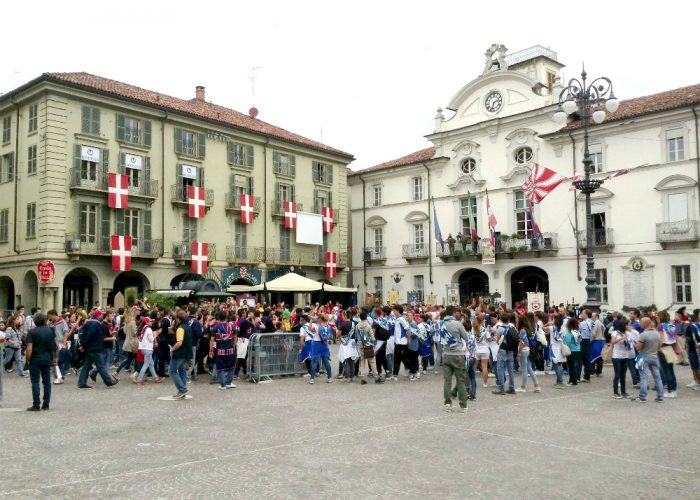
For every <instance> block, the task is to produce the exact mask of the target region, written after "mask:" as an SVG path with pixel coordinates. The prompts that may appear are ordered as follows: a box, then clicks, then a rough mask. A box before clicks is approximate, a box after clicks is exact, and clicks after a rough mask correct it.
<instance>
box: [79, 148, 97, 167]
mask: <svg viewBox="0 0 700 500" xmlns="http://www.w3.org/2000/svg"><path fill="white" fill-rule="evenodd" d="M80 159H81V160H84V161H91V162H94V163H99V162H100V148H93V147H91V146H80Z"/></svg>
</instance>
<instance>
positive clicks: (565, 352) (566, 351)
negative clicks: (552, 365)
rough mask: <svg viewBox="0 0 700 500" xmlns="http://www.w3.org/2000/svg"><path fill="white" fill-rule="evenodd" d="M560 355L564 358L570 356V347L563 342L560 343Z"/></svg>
mask: <svg viewBox="0 0 700 500" xmlns="http://www.w3.org/2000/svg"><path fill="white" fill-rule="evenodd" d="M561 355H562V356H564V357H565V358H568V357H569V356H571V349H570V348H569V346H568V345H566V344H565V343H564V342H562V343H561Z"/></svg>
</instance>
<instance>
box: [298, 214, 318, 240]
mask: <svg viewBox="0 0 700 500" xmlns="http://www.w3.org/2000/svg"><path fill="white" fill-rule="evenodd" d="M297 243H299V244H302V245H323V216H322V215H318V214H307V213H304V212H297Z"/></svg>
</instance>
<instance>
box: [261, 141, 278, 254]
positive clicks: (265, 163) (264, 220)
mask: <svg viewBox="0 0 700 500" xmlns="http://www.w3.org/2000/svg"><path fill="white" fill-rule="evenodd" d="M269 143H270V139H269V138H268V137H266V138H265V145H264V146H263V176H264V177H263V184H264V185H265V193H264V194H265V196H263V200H267V145H268V144H269ZM274 196H277V193H275V194H274ZM274 196H273V200H274ZM272 203H274V201H273V202H272ZM263 213H264V214H265V216H264V217H263V235H264V239H263V241H264V243H263V262H265V261H267V206H265V209H264V211H263Z"/></svg>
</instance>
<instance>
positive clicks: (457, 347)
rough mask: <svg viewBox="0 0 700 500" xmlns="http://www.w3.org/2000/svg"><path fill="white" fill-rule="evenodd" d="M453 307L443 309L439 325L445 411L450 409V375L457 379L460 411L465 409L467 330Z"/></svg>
mask: <svg viewBox="0 0 700 500" xmlns="http://www.w3.org/2000/svg"><path fill="white" fill-rule="evenodd" d="M454 314H455V307H454V306H452V305H450V306H447V308H446V309H445V319H444V322H443V323H442V325H441V326H440V342H441V343H442V370H443V372H442V373H443V377H444V383H443V388H442V394H443V396H444V398H445V411H448V412H449V411H452V376H453V375H454V377H455V379H456V380H457V397H458V398H459V407H460V408H461V409H462V412H466V411H467V384H466V377H467V351H466V348H465V344H464V343H465V342H466V341H467V339H468V336H467V331H466V330H465V329H464V326H462V323H460V322H459V321H457V320H456V319H455V317H454Z"/></svg>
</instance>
